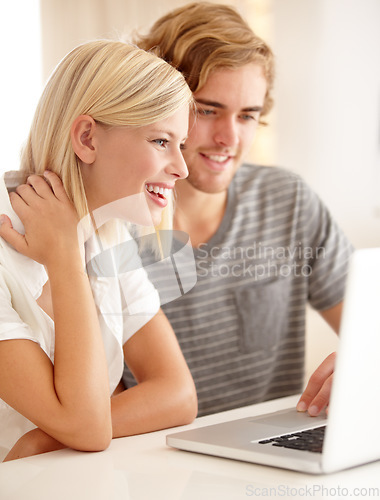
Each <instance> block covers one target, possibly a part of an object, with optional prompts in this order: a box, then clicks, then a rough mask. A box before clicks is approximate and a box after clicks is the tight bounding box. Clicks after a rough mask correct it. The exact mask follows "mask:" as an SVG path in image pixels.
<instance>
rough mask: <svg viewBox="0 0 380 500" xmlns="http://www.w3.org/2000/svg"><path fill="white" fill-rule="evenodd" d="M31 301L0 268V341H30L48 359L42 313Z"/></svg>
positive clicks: (13, 279) (47, 344)
mask: <svg viewBox="0 0 380 500" xmlns="http://www.w3.org/2000/svg"><path fill="white" fill-rule="evenodd" d="M33 300H34V299H33V297H31V296H29V297H28V296H27V291H25V290H23V289H22V287H21V285H20V283H18V282H17V280H16V279H15V278H14V277H12V276H11V275H10V274H9V273H8V272H7V271H6V269H4V268H3V267H2V266H0V340H16V339H25V340H31V341H33V342H36V343H38V344H39V345H40V347H41V348H42V349H43V350H44V351H45V353H46V354H47V355H48V356H49V357H50V356H51V346H50V345H49V342H48V341H47V339H46V338H45V337H46V335H44V332H43V328H42V326H41V319H42V312H40V310H39V308H38V306H37V304H32V301H33ZM51 340H54V339H51Z"/></svg>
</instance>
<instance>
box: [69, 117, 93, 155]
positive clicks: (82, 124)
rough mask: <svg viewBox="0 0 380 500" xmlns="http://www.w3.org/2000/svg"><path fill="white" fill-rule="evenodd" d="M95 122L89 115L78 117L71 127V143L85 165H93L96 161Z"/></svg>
mask: <svg viewBox="0 0 380 500" xmlns="http://www.w3.org/2000/svg"><path fill="white" fill-rule="evenodd" d="M96 126H97V125H96V122H95V120H94V119H93V118H92V117H91V116H88V115H80V116H78V117H77V118H76V119H75V120H74V122H73V124H72V126H71V131H70V133H71V143H72V145H73V149H74V152H75V154H76V155H77V156H78V158H79V159H80V160H82V161H83V163H87V164H88V165H91V164H92V163H94V161H95V159H96V148H95V141H94V133H95V129H96Z"/></svg>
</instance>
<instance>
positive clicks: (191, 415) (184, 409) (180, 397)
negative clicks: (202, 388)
mask: <svg viewBox="0 0 380 500" xmlns="http://www.w3.org/2000/svg"><path fill="white" fill-rule="evenodd" d="M177 408H178V410H177V412H176V417H177V419H178V421H177V423H176V425H187V424H190V423H191V422H192V421H193V420H194V419H195V418H196V416H197V413H198V398H197V392H196V389H195V385H194V382H193V380H192V379H191V381H188V382H187V383H186V384H183V385H182V386H181V387H179V388H178V393H177Z"/></svg>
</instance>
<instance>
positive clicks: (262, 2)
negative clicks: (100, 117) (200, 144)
mask: <svg viewBox="0 0 380 500" xmlns="http://www.w3.org/2000/svg"><path fill="white" fill-rule="evenodd" d="M211 1H213V0H211ZM219 2H220V3H225V4H229V5H233V6H235V7H236V8H237V9H238V10H239V12H240V13H241V14H242V15H243V16H244V17H245V18H246V19H247V20H248V22H249V24H250V25H251V26H252V28H253V29H254V30H255V31H256V32H257V34H259V35H260V36H262V37H263V38H264V39H265V40H267V41H268V42H269V44H270V45H271V46H272V48H273V50H274V53H275V55H276V60H277V80H276V91H275V107H274V110H273V111H272V112H271V115H270V116H269V117H268V121H269V126H268V127H264V128H262V129H261V130H259V132H258V135H257V138H256V140H255V143H254V145H253V148H252V151H251V154H250V160H251V161H255V162H259V163H264V164H268V165H278V166H283V167H286V168H288V169H290V170H293V171H295V172H297V173H299V174H300V175H302V176H303V177H304V178H305V179H306V181H307V182H308V183H309V184H310V185H311V186H312V187H313V188H314V189H315V190H316V191H317V192H318V193H319V195H320V196H321V197H322V199H323V200H324V201H325V203H326V204H327V206H328V207H329V208H330V210H331V212H332V213H333V215H334V217H335V218H336V219H337V221H338V222H339V224H340V225H341V226H342V228H343V229H344V231H345V232H346V234H347V235H348V236H349V238H350V239H351V241H352V242H353V243H354V245H355V246H356V247H366V246H380V64H379V63H380V29H379V27H380V1H379V0H361V1H360V2H359V1H357V0H229V1H224V0H219ZM186 3H188V2H187V0H160V1H159V2H158V1H157V0H40V1H38V0H13V2H8V4H9V8H8V10H7V11H6V15H5V16H2V19H1V23H2V24H1V26H0V28H1V36H2V43H1V46H2V49H1V50H2V54H4V55H5V56H6V58H5V61H6V66H5V67H6V69H7V71H5V77H3V83H2V85H3V86H4V84H5V85H6V88H5V90H4V91H3V92H2V95H3V99H4V103H3V113H4V114H3V117H2V118H3V120H2V124H1V127H2V128H1V132H0V138H1V149H2V152H3V158H4V157H5V159H4V160H3V164H2V165H1V170H2V171H4V170H9V169H11V168H14V169H15V168H18V159H17V154H18V151H16V149H17V150H18V148H19V146H21V143H22V141H23V140H24V139H25V136H26V131H27V129H28V126H29V122H30V119H31V116H32V114H31V110H30V107H31V104H32V107H33V108H34V106H35V99H36V95H37V91H36V89H38V93H39V92H40V90H41V88H42V84H43V83H44V82H45V81H46V79H47V77H48V75H49V74H50V72H51V71H52V70H53V68H54V67H55V65H56V64H57V63H58V62H59V60H60V59H61V58H62V57H63V56H64V55H65V54H66V53H67V52H68V51H69V50H70V49H72V48H73V47H74V46H76V45H77V44H79V43H82V42H84V41H86V40H89V39H94V38H99V37H106V38H109V37H112V38H115V37H117V38H120V37H124V38H125V37H126V38H129V37H130V34H131V33H133V31H134V30H138V31H145V30H147V29H148V28H149V27H150V26H151V24H152V23H153V22H154V21H155V20H156V19H157V18H158V17H160V16H161V15H163V14H165V13H166V12H167V11H169V10H171V9H173V8H175V7H178V6H182V5H185V4H186ZM214 3H215V2H214ZM6 28H8V31H7V30H6ZM10 30H11V31H10ZM7 33H9V35H7ZM3 60H4V59H3ZM3 86H2V89H3ZM16 143H17V144H18V145H17V146H16V145H15V144H16ZM7 154H9V156H7ZM309 330H310V331H311V332H312V335H311V337H310V338H311V339H312V340H310V348H309V353H310V354H309V357H310V359H311V358H312V361H313V362H312V363H311V364H315V359H318V358H320V357H321V356H323V355H324V354H325V352H327V351H330V350H332V349H333V348H335V342H336V340H335V337H333V336H332V335H331V332H330V331H329V330H328V329H327V327H325V325H324V324H323V323H322V322H321V321H320V320H319V317H318V316H317V315H316V314H315V313H313V312H310V314H309ZM321 339H323V342H321ZM322 346H323V347H322Z"/></svg>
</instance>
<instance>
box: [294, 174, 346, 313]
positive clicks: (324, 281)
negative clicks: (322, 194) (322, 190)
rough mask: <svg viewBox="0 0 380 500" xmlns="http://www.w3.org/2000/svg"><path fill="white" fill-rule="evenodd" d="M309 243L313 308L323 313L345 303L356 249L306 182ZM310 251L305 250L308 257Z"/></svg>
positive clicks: (306, 239)
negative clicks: (346, 289) (349, 267)
mask: <svg viewBox="0 0 380 500" xmlns="http://www.w3.org/2000/svg"><path fill="white" fill-rule="evenodd" d="M301 189H302V200H303V202H302V205H303V214H302V216H301V219H302V220H303V225H304V228H305V229H304V231H305V241H306V242H307V245H309V248H310V251H309V258H308V260H307V264H306V265H307V266H308V269H309V273H310V276H309V291H308V299H309V302H310V304H311V306H312V307H314V308H315V309H317V310H319V311H322V310H325V309H329V308H330V307H333V306H334V305H336V304H338V303H339V302H341V301H342V300H343V298H344V290H345V284H346V278H347V272H348V263H349V260H350V256H351V254H352V252H353V246H352V244H351V243H350V241H349V240H348V238H347V237H346V235H345V234H344V233H343V231H342V230H341V228H340V227H339V226H338V224H337V223H336V221H335V220H334V219H333V218H332V216H331V214H330V212H329V210H328V208H327V207H326V206H325V205H324V203H323V202H322V201H321V199H320V198H319V197H318V195H317V194H316V193H315V192H314V191H312V190H311V189H310V188H309V187H308V186H307V185H306V184H304V183H302V188H301ZM307 250H308V248H307V247H306V248H304V254H305V257H307Z"/></svg>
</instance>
